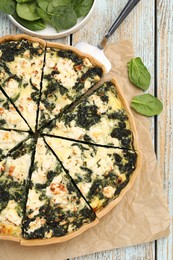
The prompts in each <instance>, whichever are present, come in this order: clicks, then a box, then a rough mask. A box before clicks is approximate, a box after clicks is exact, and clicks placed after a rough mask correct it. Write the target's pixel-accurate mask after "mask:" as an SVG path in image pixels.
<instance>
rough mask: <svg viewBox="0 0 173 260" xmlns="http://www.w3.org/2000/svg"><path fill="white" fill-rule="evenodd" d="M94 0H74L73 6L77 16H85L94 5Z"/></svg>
mask: <svg viewBox="0 0 173 260" xmlns="http://www.w3.org/2000/svg"><path fill="white" fill-rule="evenodd" d="M93 2H94V1H93V0H88V1H86V0H72V5H73V8H74V10H75V12H76V15H77V17H81V16H85V15H87V13H88V12H89V10H90V9H91V7H92V5H93Z"/></svg>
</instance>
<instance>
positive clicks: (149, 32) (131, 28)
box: [71, 0, 155, 260]
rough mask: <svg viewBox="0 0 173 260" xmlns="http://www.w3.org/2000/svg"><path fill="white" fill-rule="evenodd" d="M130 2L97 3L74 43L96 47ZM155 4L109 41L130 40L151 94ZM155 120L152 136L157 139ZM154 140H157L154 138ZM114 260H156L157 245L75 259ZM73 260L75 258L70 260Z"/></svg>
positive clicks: (145, 5)
mask: <svg viewBox="0 0 173 260" xmlns="http://www.w3.org/2000/svg"><path fill="white" fill-rule="evenodd" d="M126 2H127V0H122V1H114V0H109V1H97V5H96V8H95V11H94V14H93V17H92V18H91V19H90V20H89V22H88V23H87V24H86V25H85V26H84V27H83V28H82V29H81V30H80V31H78V32H77V33H75V34H73V44H75V43H76V42H78V41H85V42H88V43H90V44H94V45H97V44H98V43H99V42H100V41H101V40H102V38H103V36H104V35H105V34H106V33H107V30H108V29H109V28H110V26H111V25H112V23H113V22H114V21H115V19H116V17H117V15H118V14H119V13H120V11H121V10H122V8H123V7H124V5H125V4H126ZM154 14H155V1H154V0H149V1H141V2H140V3H139V4H138V6H136V7H135V9H134V10H133V11H132V13H131V14H129V16H128V17H127V18H126V20H125V21H124V22H123V24H122V25H121V26H120V27H119V28H118V29H117V31H116V32H115V33H114V35H113V36H112V37H111V38H110V40H109V42H117V41H121V40H124V39H129V40H131V41H132V42H133V44H134V49H135V55H136V56H140V57H141V58H142V59H143V60H144V63H145V64H146V66H147V67H148V69H149V71H150V73H151V75H152V80H151V86H150V93H154V87H155V86H154V83H155V80H154V27H155V20H154ZM153 122H154V121H153V119H152V120H151V133H152V135H153V136H154V128H153V125H154V124H153ZM153 140H154V138H153ZM94 259H108V260H109V259H115V260H122V259H123V260H126V259H127V260H134V259H140V260H141V259H143V260H153V259H155V242H151V243H147V244H145V245H138V246H134V247H129V248H124V249H116V250H112V251H108V252H100V253H97V254H93V255H89V256H84V257H80V258H75V260H94ZM71 260H72V259H71Z"/></svg>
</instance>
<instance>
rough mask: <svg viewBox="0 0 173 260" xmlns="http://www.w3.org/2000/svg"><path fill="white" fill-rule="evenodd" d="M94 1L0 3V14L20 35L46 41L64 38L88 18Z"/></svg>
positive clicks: (35, 0)
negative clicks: (11, 23) (23, 33)
mask: <svg viewBox="0 0 173 260" xmlns="http://www.w3.org/2000/svg"><path fill="white" fill-rule="evenodd" d="M95 3H96V0H8V1H6V0H1V1H0V11H2V12H4V13H5V14H8V16H9V18H10V20H11V21H12V22H13V23H14V24H15V25H16V26H17V27H18V28H19V29H20V30H22V31H23V32H25V33H27V34H30V35H32V36H38V37H41V38H45V39H55V38H62V37H64V36H67V35H69V34H71V33H73V32H75V31H77V30H79V29H80V28H81V27H82V26H83V25H84V24H85V23H86V22H87V21H88V19H89V18H90V17H91V14H92V12H93V9H94V6H95Z"/></svg>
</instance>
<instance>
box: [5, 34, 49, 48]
mask: <svg viewBox="0 0 173 260" xmlns="http://www.w3.org/2000/svg"><path fill="white" fill-rule="evenodd" d="M23 39H26V40H28V41H30V42H37V43H39V44H41V45H42V46H43V47H46V42H45V41H44V40H42V39H40V38H37V37H32V36H29V35H27V34H15V35H5V36H2V37H0V44H1V43H3V42H9V41H20V40H23Z"/></svg>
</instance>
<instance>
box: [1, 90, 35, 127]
mask: <svg viewBox="0 0 173 260" xmlns="http://www.w3.org/2000/svg"><path fill="white" fill-rule="evenodd" d="M0 129H17V130H23V131H28V130H30V128H29V126H28V125H27V123H26V122H25V120H24V119H23V118H22V117H21V116H20V114H19V113H18V112H17V110H16V108H15V107H14V105H13V104H12V103H11V102H10V100H9V99H8V98H7V97H6V96H5V95H4V94H3V93H2V91H1V90H0Z"/></svg>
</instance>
